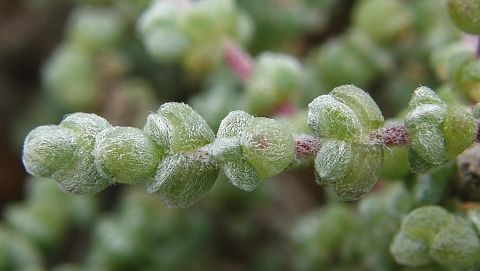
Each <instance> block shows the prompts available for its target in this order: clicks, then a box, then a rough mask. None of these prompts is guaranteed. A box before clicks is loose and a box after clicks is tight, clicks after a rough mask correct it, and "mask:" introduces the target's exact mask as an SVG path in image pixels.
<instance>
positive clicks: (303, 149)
mask: <svg viewBox="0 0 480 271" xmlns="http://www.w3.org/2000/svg"><path fill="white" fill-rule="evenodd" d="M294 140H295V158H296V159H298V160H304V159H310V158H312V157H314V156H315V155H316V154H317V152H318V150H319V149H320V147H321V145H322V142H321V139H319V138H318V137H316V136H314V135H310V134H303V133H299V134H295V135H294Z"/></svg>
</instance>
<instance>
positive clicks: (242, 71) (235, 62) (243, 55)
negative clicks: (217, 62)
mask: <svg viewBox="0 0 480 271" xmlns="http://www.w3.org/2000/svg"><path fill="white" fill-rule="evenodd" d="M225 62H226V63H227V65H228V66H229V67H230V69H232V71H233V72H234V73H235V74H236V75H237V76H238V78H240V80H242V82H243V83H245V82H247V81H248V80H249V79H250V77H251V76H252V74H253V69H254V64H253V60H252V58H251V57H250V55H249V54H248V53H247V52H245V51H244V50H243V49H242V47H240V46H239V45H237V44H235V43H233V42H227V44H226V46H225Z"/></svg>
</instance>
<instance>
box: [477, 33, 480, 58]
mask: <svg viewBox="0 0 480 271" xmlns="http://www.w3.org/2000/svg"><path fill="white" fill-rule="evenodd" d="M477 59H480V36H478V43H477Z"/></svg>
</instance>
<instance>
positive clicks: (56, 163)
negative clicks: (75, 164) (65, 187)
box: [22, 125, 77, 177]
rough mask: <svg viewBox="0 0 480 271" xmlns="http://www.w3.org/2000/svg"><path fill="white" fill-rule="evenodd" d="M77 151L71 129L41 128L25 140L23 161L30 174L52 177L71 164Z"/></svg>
mask: <svg viewBox="0 0 480 271" xmlns="http://www.w3.org/2000/svg"><path fill="white" fill-rule="evenodd" d="M76 150H77V143H76V141H75V138H74V135H73V133H72V132H71V131H70V130H69V129H67V128H64V127H58V126H54V125H48V126H39V127H37V128H35V129H33V130H32V131H31V132H30V133H29V134H28V135H27V137H26V138H25V142H24V144H23V156H22V160H23V164H24V166H25V169H26V170H27V172H28V173H30V174H32V175H34V176H38V177H50V176H52V175H53V174H54V173H55V172H56V171H57V170H59V169H61V168H63V167H65V166H66V165H67V164H68V163H70V161H71V160H72V159H73V157H74V155H75V151H76Z"/></svg>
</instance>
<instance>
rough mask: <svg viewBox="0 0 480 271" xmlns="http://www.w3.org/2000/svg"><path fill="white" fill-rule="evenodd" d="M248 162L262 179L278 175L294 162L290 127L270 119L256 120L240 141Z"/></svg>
mask: <svg viewBox="0 0 480 271" xmlns="http://www.w3.org/2000/svg"><path fill="white" fill-rule="evenodd" d="M240 142H241V145H242V148H243V151H244V153H245V155H246V158H247V160H248V162H250V163H251V164H252V166H253V167H254V168H255V169H256V170H257V172H258V174H259V175H260V178H261V179H266V178H269V177H272V176H275V175H277V174H278V173H280V172H282V171H283V170H285V168H287V167H288V165H289V164H290V163H291V162H292V160H293V157H294V152H295V142H294V140H293V135H292V132H291V131H290V130H289V129H288V127H287V126H286V125H285V124H283V123H281V122H278V121H275V120H273V119H268V118H262V117H259V118H254V119H253V120H252V122H251V123H250V125H249V126H248V127H247V129H245V131H244V133H243V135H242V137H241V139H240Z"/></svg>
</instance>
